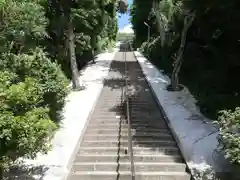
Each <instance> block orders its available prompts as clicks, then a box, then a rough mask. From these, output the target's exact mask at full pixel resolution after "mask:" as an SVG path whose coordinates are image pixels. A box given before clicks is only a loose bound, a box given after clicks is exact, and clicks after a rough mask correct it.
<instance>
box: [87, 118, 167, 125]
mask: <svg viewBox="0 0 240 180" xmlns="http://www.w3.org/2000/svg"><path fill="white" fill-rule="evenodd" d="M89 123H90V124H128V123H127V120H126V119H121V120H120V119H118V118H113V119H105V118H103V119H101V118H95V119H92V120H91V121H90V122H89ZM131 123H132V124H153V125H155V124H166V123H165V122H164V121H163V120H162V119H140V118H138V119H134V118H132V119H131Z"/></svg>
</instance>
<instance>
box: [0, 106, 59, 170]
mask: <svg viewBox="0 0 240 180" xmlns="http://www.w3.org/2000/svg"><path fill="white" fill-rule="evenodd" d="M55 129H56V125H55V124H54V123H53V122H52V121H51V120H50V118H49V116H48V109H47V108H35V109H32V110H30V111H28V112H26V113H25V114H23V115H21V116H15V115H14V113H12V112H9V111H2V112H1V116H0V147H1V150H0V158H1V159H2V160H3V161H0V169H6V168H7V167H8V166H9V165H10V164H11V162H13V161H14V160H16V159H17V158H18V157H28V158H33V157H35V156H36V153H38V152H46V151H47V150H48V149H49V146H47V145H46V142H47V141H48V138H49V137H50V136H51V135H52V134H53V132H54V130H55Z"/></svg>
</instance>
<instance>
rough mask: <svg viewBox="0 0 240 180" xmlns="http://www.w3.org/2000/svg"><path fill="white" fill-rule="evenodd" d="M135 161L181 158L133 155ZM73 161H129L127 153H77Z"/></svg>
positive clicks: (167, 160)
mask: <svg viewBox="0 0 240 180" xmlns="http://www.w3.org/2000/svg"><path fill="white" fill-rule="evenodd" d="M133 157H134V158H133V159H134V161H135V162H161V163H165V162H178V163H179V162H182V158H181V157H180V156H179V155H176V156H168V155H161V154H153V155H143V154H141V155H136V154H135V155H134V156H133ZM75 162H129V155H126V154H119V155H117V154H109V153H108V154H107V153H106V154H101V155H95V154H78V155H77V156H76V159H75Z"/></svg>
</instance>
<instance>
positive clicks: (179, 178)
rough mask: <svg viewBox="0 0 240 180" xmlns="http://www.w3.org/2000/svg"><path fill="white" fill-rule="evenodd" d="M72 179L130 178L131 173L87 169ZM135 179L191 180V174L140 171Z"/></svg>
mask: <svg viewBox="0 0 240 180" xmlns="http://www.w3.org/2000/svg"><path fill="white" fill-rule="evenodd" d="M70 179H71V180H130V179H131V173H130V172H128V171H122V172H113V171H93V172H92V171H90V172H89V171H85V172H81V171H78V172H75V173H73V174H71V176H70ZM135 180H190V175H189V174H187V173H183V172H182V173H181V172H139V173H136V175H135Z"/></svg>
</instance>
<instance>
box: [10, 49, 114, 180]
mask: <svg viewBox="0 0 240 180" xmlns="http://www.w3.org/2000/svg"><path fill="white" fill-rule="evenodd" d="M114 55H115V52H113V53H103V54H100V55H99V56H98V57H97V59H96V63H95V64H92V65H91V64H89V65H88V66H87V67H85V68H84V69H83V70H82V71H81V72H80V74H81V76H80V82H81V84H83V85H84V86H85V89H84V90H82V91H79V92H71V93H70V94H69V95H68V97H67V99H66V104H65V107H64V109H63V111H62V113H61V114H62V117H63V119H62V121H61V127H60V128H59V129H58V130H57V132H56V134H55V136H54V138H53V139H52V150H51V151H49V152H48V154H46V155H43V154H39V155H38V156H37V158H36V159H34V160H26V159H25V160H24V164H23V166H21V167H20V171H19V170H18V171H17V172H15V173H13V174H11V175H13V176H14V179H16V177H17V179H19V180H63V179H66V177H67V175H68V173H69V171H70V168H71V161H72V160H73V157H74V155H75V153H76V150H77V149H78V143H79V140H80V138H81V134H82V133H83V131H84V126H85V124H86V122H87V119H88V116H89V114H90V113H91V111H92V109H93V108H94V106H95V103H96V101H97V99H98V97H99V95H100V92H101V90H102V87H103V80H104V78H105V77H106V76H107V75H108V72H109V67H110V63H111V61H112V60H113V58H114ZM70 85H71V84H70ZM9 179H11V177H9Z"/></svg>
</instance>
